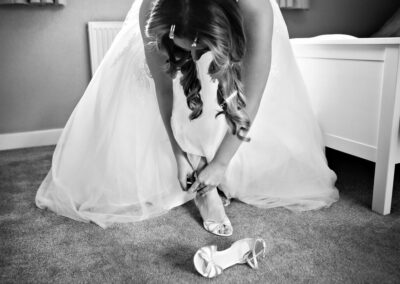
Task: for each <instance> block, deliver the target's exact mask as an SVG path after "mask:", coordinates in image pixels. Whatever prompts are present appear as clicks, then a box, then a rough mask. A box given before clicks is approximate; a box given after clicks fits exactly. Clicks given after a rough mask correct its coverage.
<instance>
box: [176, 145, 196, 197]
mask: <svg viewBox="0 0 400 284" xmlns="http://www.w3.org/2000/svg"><path fill="white" fill-rule="evenodd" d="M175 158H176V163H177V166H178V180H179V183H180V185H181V187H182V190H184V191H187V190H188V188H187V184H186V183H187V178H188V177H190V176H192V175H193V172H194V170H193V168H192V165H191V164H190V162H189V160H188V158H187V157H186V155H185V153H183V152H182V153H179V154H177V155H176V156H175Z"/></svg>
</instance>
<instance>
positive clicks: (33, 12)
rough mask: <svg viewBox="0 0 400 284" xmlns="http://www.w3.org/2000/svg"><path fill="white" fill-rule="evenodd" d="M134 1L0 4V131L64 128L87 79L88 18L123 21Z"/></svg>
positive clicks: (105, 0)
mask: <svg viewBox="0 0 400 284" xmlns="http://www.w3.org/2000/svg"><path fill="white" fill-rule="evenodd" d="M132 2H133V0H68V1H67V6H65V7H64V8H54V7H53V8H50V7H46V8H38V7H15V6H7V7H5V6H0V74H1V76H0V133H10V132H23V131H32V130H39V129H51V128H60V127H63V126H64V125H65V123H66V120H67V119H68V117H69V115H70V113H71V111H72V109H73V107H74V106H75V105H76V103H77V102H78V100H79V98H80V97H81V96H82V94H83V92H84V90H85V88H86V85H87V84H88V82H89V80H90V68H89V66H90V61H89V47H88V36H87V22H88V21H96V20H106V21H114V20H117V21H120V20H123V19H124V16H125V14H126V13H127V11H128V10H129V7H130V5H131V3H132Z"/></svg>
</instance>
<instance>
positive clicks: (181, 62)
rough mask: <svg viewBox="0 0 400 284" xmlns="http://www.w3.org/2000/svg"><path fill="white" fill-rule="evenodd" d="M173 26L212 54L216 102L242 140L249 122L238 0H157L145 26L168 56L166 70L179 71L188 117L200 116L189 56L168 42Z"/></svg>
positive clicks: (193, 66) (198, 86)
mask: <svg viewBox="0 0 400 284" xmlns="http://www.w3.org/2000/svg"><path fill="white" fill-rule="evenodd" d="M171 25H175V31H174V36H176V37H179V38H183V39H187V40H189V41H190V42H193V41H194V39H195V38H197V43H198V44H202V45H204V46H206V47H207V49H208V50H210V51H211V53H212V55H213V60H212V62H211V64H210V66H209V70H208V73H209V75H210V76H211V78H212V79H214V80H218V91H217V100H218V103H219V104H220V106H221V108H222V110H221V111H220V112H218V113H217V114H216V116H218V115H221V114H224V115H225V118H226V121H227V123H228V125H229V127H230V129H231V130H232V134H233V135H236V136H237V137H238V138H239V139H241V140H244V141H249V140H250V139H249V138H248V137H246V134H247V132H248V131H249V128H250V118H249V116H248V114H247V113H246V111H245V107H246V100H245V96H244V94H243V83H242V81H241V79H242V59H243V57H244V55H245V52H246V38H245V34H244V29H243V18H242V15H241V12H240V10H239V7H238V4H237V1H236V0H156V1H155V2H154V5H153V7H152V10H151V13H150V17H149V19H148V21H147V25H146V36H147V37H149V38H150V39H151V42H152V44H154V46H155V47H156V48H157V49H158V50H159V51H161V52H164V53H166V54H167V56H168V59H167V61H166V65H165V69H166V72H167V73H168V74H170V75H171V77H172V78H174V77H175V76H176V73H177V72H178V71H181V73H182V77H181V79H180V83H181V85H182V87H183V90H184V93H185V96H186V102H187V106H188V107H189V109H190V110H191V111H192V112H191V114H190V116H189V118H190V119H191V120H193V119H196V118H198V117H199V116H200V115H201V114H202V109H203V102H202V100H201V96H200V90H201V84H200V81H199V79H198V77H197V68H196V63H195V62H194V60H193V58H192V56H191V52H190V51H187V50H184V49H182V48H180V47H179V46H177V45H175V44H174V41H173V40H172V39H170V37H169V33H170V29H171Z"/></svg>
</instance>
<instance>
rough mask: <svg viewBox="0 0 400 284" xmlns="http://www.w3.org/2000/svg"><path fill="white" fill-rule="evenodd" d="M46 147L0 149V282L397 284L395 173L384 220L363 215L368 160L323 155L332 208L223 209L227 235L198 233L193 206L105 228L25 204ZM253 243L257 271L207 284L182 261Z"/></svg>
mask: <svg viewBox="0 0 400 284" xmlns="http://www.w3.org/2000/svg"><path fill="white" fill-rule="evenodd" d="M53 151H54V147H52V146H49V147H38V148H28V149H19V150H11V151H2V152H0V240H1V241H0V242H1V243H0V282H1V283H27V282H30V283H76V282H79V283H120V282H122V283H203V282H207V283H208V282H214V283H400V172H399V167H397V168H396V175H395V187H394V194H393V204H392V214H390V215H387V216H381V215H378V214H376V213H374V212H372V211H371V210H370V206H371V199H372V186H373V176H374V175H373V174H374V163H372V162H369V161H365V160H363V159H359V158H356V157H353V156H350V155H346V154H343V153H340V152H337V151H334V150H330V149H328V150H327V158H328V161H329V165H330V167H331V168H332V169H333V170H334V171H335V172H336V173H337V175H338V181H337V188H338V189H339V191H340V201H339V202H337V203H335V204H334V205H333V206H332V207H330V208H327V209H323V210H319V211H311V212H302V213H293V212H291V211H289V210H286V209H282V208H276V209H268V210H265V209H258V208H256V207H252V206H249V205H246V204H243V203H240V202H235V201H234V202H232V204H231V205H230V206H229V207H227V214H228V216H229V217H230V220H231V221H232V224H233V226H234V234H233V236H232V237H227V238H223V237H218V236H214V235H212V234H210V233H207V232H206V231H205V230H204V229H203V228H202V226H201V218H200V215H199V213H198V212H197V210H196V208H195V206H194V204H193V203H192V202H189V203H187V204H185V205H183V206H180V207H178V208H175V209H173V210H171V211H170V212H168V213H167V214H165V215H163V216H160V217H157V218H154V219H151V220H147V221H143V222H139V223H132V224H121V225H114V226H112V227H111V228H108V229H106V230H103V229H101V228H100V227H98V226H96V225H94V224H86V223H80V222H76V221H73V220H70V219H68V218H65V217H61V216H57V215H55V214H54V213H52V212H49V211H45V210H40V209H38V208H36V206H35V204H34V197H35V194H36V190H37V188H38V186H39V184H40V182H41V181H42V179H43V178H44V177H45V175H46V173H47V171H48V169H49V168H50V163H51V156H52V153H53ZM257 236H260V237H263V238H264V239H265V240H266V241H267V243H268V253H267V256H266V258H265V259H262V260H261V263H260V268H259V269H258V270H252V269H251V268H250V267H249V266H247V265H236V266H234V267H232V268H229V269H227V270H225V271H224V273H223V274H222V275H220V276H219V277H217V278H215V279H213V280H208V279H205V278H202V277H201V276H200V275H199V274H197V272H196V270H195V268H194V266H193V262H192V258H193V255H194V253H195V252H196V251H197V249H198V248H200V247H202V246H205V245H211V244H215V245H217V246H218V249H219V250H221V249H225V248H228V247H229V246H230V244H231V243H232V242H234V241H235V240H238V239H241V238H245V237H257Z"/></svg>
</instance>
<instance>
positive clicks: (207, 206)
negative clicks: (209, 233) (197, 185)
mask: <svg viewBox="0 0 400 284" xmlns="http://www.w3.org/2000/svg"><path fill="white" fill-rule="evenodd" d="M206 165H207V162H206V160H205V158H204V157H202V159H201V161H200V163H199V166H198V168H197V170H198V171H201V170H202V169H203V168H204V167H205V166H206ZM195 202H196V205H197V208H198V209H199V211H200V215H201V217H202V218H203V221H205V222H206V221H212V222H215V223H223V222H224V221H226V219H227V216H226V214H225V208H224V206H223V203H222V200H221V198H220V196H219V195H218V192H217V188H214V189H212V190H210V191H209V192H207V193H206V194H204V195H203V196H200V195H199V194H197V195H196V198H195ZM231 232H232V227H230V226H220V227H219V230H218V233H219V234H222V235H227V234H230V233H231Z"/></svg>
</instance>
